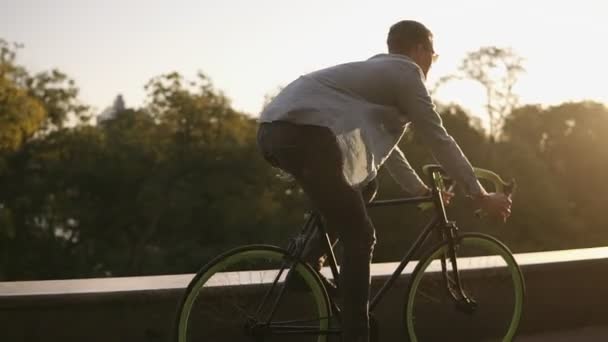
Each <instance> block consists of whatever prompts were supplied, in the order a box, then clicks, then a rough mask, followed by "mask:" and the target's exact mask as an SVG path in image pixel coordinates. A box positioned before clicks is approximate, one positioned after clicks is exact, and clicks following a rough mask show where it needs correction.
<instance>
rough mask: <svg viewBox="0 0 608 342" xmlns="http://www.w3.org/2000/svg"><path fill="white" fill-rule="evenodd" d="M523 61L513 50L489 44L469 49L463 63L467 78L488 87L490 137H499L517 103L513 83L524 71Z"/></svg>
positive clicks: (461, 69) (486, 89)
mask: <svg viewBox="0 0 608 342" xmlns="http://www.w3.org/2000/svg"><path fill="white" fill-rule="evenodd" d="M522 63H523V59H522V58H521V57H520V56H518V55H517V54H516V53H515V52H513V51H512V50H511V49H508V48H497V47H494V46H488V47H482V48H480V49H479V50H477V51H473V52H469V53H468V54H467V56H466V57H465V59H464V60H463V61H462V64H461V65H460V68H459V70H460V72H462V73H463V75H464V77H466V78H470V79H472V80H474V81H476V82H479V83H480V84H481V85H482V86H483V87H484V88H485V91H486V100H487V102H486V110H487V114H488V118H489V125H490V132H489V134H490V137H493V138H497V137H498V135H499V133H500V130H501V127H502V124H503V121H504V120H505V118H506V116H507V115H509V113H510V112H511V110H512V109H513V108H514V107H515V106H516V105H517V100H518V97H517V96H516V95H515V93H514V92H513V86H514V85H515V83H516V82H517V77H518V76H519V74H520V73H522V72H524V70H525V69H524V68H523V66H522Z"/></svg>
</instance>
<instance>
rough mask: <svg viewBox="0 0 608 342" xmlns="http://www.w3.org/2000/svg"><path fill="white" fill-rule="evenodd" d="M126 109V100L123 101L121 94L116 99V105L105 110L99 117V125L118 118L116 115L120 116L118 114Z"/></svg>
mask: <svg viewBox="0 0 608 342" xmlns="http://www.w3.org/2000/svg"><path fill="white" fill-rule="evenodd" d="M125 109H126V106H125V100H124V99H123V97H122V95H121V94H118V96H116V99H114V104H112V105H111V106H110V107H108V108H106V109H104V110H103V111H102V112H101V113H100V114H99V115H97V124H98V125H99V124H100V123H102V122H105V121H108V120H112V119H114V118H116V115H118V113H120V112H122V111H124V110H125Z"/></svg>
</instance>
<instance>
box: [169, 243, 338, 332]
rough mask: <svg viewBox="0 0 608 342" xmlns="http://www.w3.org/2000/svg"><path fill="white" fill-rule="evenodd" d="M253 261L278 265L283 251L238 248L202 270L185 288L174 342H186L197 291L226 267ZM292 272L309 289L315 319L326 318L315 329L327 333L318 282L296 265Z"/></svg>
mask: <svg viewBox="0 0 608 342" xmlns="http://www.w3.org/2000/svg"><path fill="white" fill-rule="evenodd" d="M255 258H266V259H269V260H275V261H280V260H284V259H285V258H286V253H285V252H284V251H283V250H280V249H278V248H276V249H275V248H271V247H270V248H268V247H267V248H264V247H252V248H239V249H237V250H233V251H230V252H227V253H226V254H224V255H223V256H220V257H218V258H217V259H215V260H214V261H212V262H211V263H210V264H208V266H206V267H205V268H203V270H202V271H201V272H200V273H199V274H198V275H197V276H196V277H195V278H194V279H193V282H191V283H190V285H189V286H188V290H187V291H188V292H187V294H186V297H185V299H184V301H183V303H182V307H181V308H180V310H179V317H178V342H187V332H188V319H189V317H190V311H191V309H192V305H193V303H194V301H195V300H196V298H197V296H198V292H199V291H198V289H200V288H202V287H203V286H204V284H205V283H206V282H207V281H208V280H209V279H210V278H211V277H212V276H213V275H214V274H215V273H217V272H218V270H222V269H226V268H227V267H228V266H230V265H232V264H235V263H238V262H240V261H243V260H247V259H255ZM286 271H287V270H286ZM294 271H295V272H297V273H298V275H299V276H300V277H302V279H303V280H304V281H305V282H306V284H308V286H309V287H310V289H311V294H312V296H313V298H314V300H315V302H316V306H317V311H318V312H317V313H318V317H326V318H325V319H321V320H319V328H320V330H327V329H328V327H329V317H330V311H329V305H328V303H327V295H326V293H325V290H324V289H323V288H322V285H320V283H321V282H320V280H319V278H318V276H317V275H316V274H315V273H314V272H313V271H311V270H309V269H308V268H307V267H306V266H305V264H303V263H297V264H296V267H295V269H294ZM326 340H327V336H326V335H319V338H318V339H317V341H318V342H325V341H326Z"/></svg>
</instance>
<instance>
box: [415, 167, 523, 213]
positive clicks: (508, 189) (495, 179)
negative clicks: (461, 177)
mask: <svg viewBox="0 0 608 342" xmlns="http://www.w3.org/2000/svg"><path fill="white" fill-rule="evenodd" d="M422 171H423V172H424V174H425V175H427V176H429V177H431V178H432V179H433V181H434V182H435V184H436V185H437V186H439V188H440V189H444V185H443V180H451V178H450V177H449V176H448V175H447V174H446V172H445V170H444V169H443V167H442V166H441V165H437V164H427V165H424V166H423V167H422ZM473 171H474V172H475V176H476V177H477V179H480V180H486V181H489V182H491V183H492V184H493V185H494V191H495V192H501V193H504V194H505V195H511V194H512V193H513V192H514V191H515V187H516V183H515V179H511V181H509V182H505V181H504V180H503V179H502V178H501V177H500V176H499V175H498V174H497V173H496V172H494V171H491V170H487V169H482V168H480V167H474V168H473ZM437 174H439V175H441V177H436V175H437ZM432 207H433V204H432V203H423V204H421V205H419V208H420V209H421V210H426V209H429V208H432Z"/></svg>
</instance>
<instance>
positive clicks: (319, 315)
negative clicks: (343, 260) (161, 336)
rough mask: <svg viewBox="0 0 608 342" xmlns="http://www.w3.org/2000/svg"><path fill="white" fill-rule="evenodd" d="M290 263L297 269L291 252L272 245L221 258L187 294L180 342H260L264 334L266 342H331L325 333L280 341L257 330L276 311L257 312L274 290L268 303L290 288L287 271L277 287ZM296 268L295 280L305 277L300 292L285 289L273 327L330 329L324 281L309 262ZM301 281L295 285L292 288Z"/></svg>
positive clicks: (180, 320)
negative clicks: (254, 326)
mask: <svg viewBox="0 0 608 342" xmlns="http://www.w3.org/2000/svg"><path fill="white" fill-rule="evenodd" d="M290 260H291V261H290ZM290 263H292V264H293V259H292V258H291V257H290V256H289V254H288V253H287V251H285V250H283V249H281V248H278V247H275V246H268V245H249V246H243V247H239V248H235V249H233V250H230V251H228V252H226V253H224V254H222V255H220V256H218V257H216V258H215V259H214V260H212V261H211V262H209V263H208V264H207V265H205V266H204V267H203V268H202V269H201V270H200V271H199V272H198V273H197V274H196V275H195V276H194V277H193V279H192V280H191V281H190V283H189V285H188V288H187V289H186V292H185V293H184V295H183V298H182V301H181V303H180V305H179V309H178V314H177V319H176V323H175V338H176V341H178V342H191V341H195V340H196V341H206V342H228V341H230V342H232V341H235V342H236V341H254V340H255V337H254V336H255V335H256V334H258V336H257V338H260V336H259V334H262V335H264V334H268V336H263V337H262V339H261V340H263V341H268V342H274V341H284V340H285V338H286V336H289V338H290V340H291V341H293V342H295V341H302V342H326V341H327V335H323V334H318V335H317V334H315V333H309V335H302V336H299V335H276V336H275V335H272V334H271V333H270V330H264V328H261V327H260V328H259V329H258V330H257V331H253V330H252V329H251V326H252V323H254V322H255V321H256V320H258V321H259V322H258V323H261V322H264V321H265V320H264V319H265V318H267V317H266V316H267V315H268V312H269V310H270V309H269V308H270V306H268V305H267V307H266V308H265V309H263V310H262V311H261V312H259V313H258V312H256V311H258V308H259V305H260V302H261V301H262V299H263V298H264V296H265V293H266V292H268V290H269V289H270V288H271V287H272V289H273V290H272V291H271V293H270V295H269V296H268V298H266V302H267V303H272V301H273V300H274V299H275V296H277V294H278V293H279V289H280V288H281V287H284V286H285V283H286V282H285V278H286V275H287V273H288V269H287V268H285V269H284V271H283V272H281V276H280V277H279V278H278V281H276V284H275V285H273V283H274V282H275V279H277V277H278V275H279V270H280V269H281V268H284V267H286V266H285V265H288V264H290ZM293 265H294V266H293V270H294V271H295V274H297V276H290V279H295V278H296V277H299V278H300V279H299V281H298V284H299V288H295V287H293V286H291V285H289V286H287V288H285V290H284V292H283V296H282V297H281V301H280V302H279V305H278V306H277V309H276V312H275V314H274V316H273V320H272V324H273V325H274V326H275V328H276V327H277V326H278V327H283V328H286V327H287V326H292V327H295V329H296V330H297V329H304V327H308V328H309V329H311V328H312V329H315V328H318V330H319V331H322V330H327V329H328V327H329V319H330V316H331V307H330V304H329V298H328V295H327V292H326V290H325V288H324V287H323V284H322V283H321V281H320V279H319V276H318V275H317V273H316V272H315V271H314V270H313V269H312V268H311V267H310V266H309V265H307V264H305V263H302V262H299V261H297V262H295V264H293ZM295 282H296V281H295V280H294V281H292V280H290V281H289V284H295ZM255 315H259V317H256V316H255ZM264 315H266V316H264ZM248 324H249V328H246V327H247V326H248ZM282 332H283V333H285V329H284V330H283V331H282Z"/></svg>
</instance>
